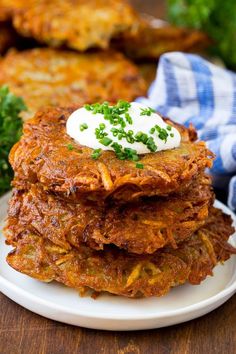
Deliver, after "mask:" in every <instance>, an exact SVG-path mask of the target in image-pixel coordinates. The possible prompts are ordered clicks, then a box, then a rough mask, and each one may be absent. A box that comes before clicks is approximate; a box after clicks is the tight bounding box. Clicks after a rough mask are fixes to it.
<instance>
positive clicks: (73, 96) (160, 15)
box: [0, 0, 236, 194]
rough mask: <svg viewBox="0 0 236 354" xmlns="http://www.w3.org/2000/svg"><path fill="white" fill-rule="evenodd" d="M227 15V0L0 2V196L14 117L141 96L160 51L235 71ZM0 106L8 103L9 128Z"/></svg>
mask: <svg viewBox="0 0 236 354" xmlns="http://www.w3.org/2000/svg"><path fill="white" fill-rule="evenodd" d="M235 17H236V2H235V1H234V0H228V1H227V2H224V3H223V4H222V3H220V1H219V0H210V1H204V0H194V1H193V0H166V1H165V0H157V1H153V0H146V1H142V0H130V1H129V2H128V1H126V0H99V1H98V0H88V1H84V0H77V1H74V0H64V1H61V0H51V1H47V0H0V87H1V86H8V87H9V89H10V92H11V93H12V95H10V93H7V94H3V93H2V94H1V96H0V127H4V128H3V129H2V130H1V133H0V134H1V135H0V139H1V140H0V141H1V143H0V144H1V145H0V161H1V167H0V183H2V186H1V188H0V194H1V193H3V192H4V191H5V190H7V189H8V188H9V181H10V179H11V170H10V167H9V165H8V162H7V156H8V152H9V148H10V146H11V144H13V143H14V142H15V141H17V139H18V137H19V133H18V123H19V121H18V115H20V116H21V117H22V118H23V119H24V120H27V119H29V118H30V117H32V115H33V114H34V113H35V112H36V111H37V110H38V109H39V108H40V107H44V106H48V105H53V106H65V105H69V104H70V103H74V104H77V105H78V106H79V105H81V104H83V103H84V102H93V101H104V100H107V101H110V102H115V101H116V100H117V99H118V98H122V99H125V100H128V101H129V100H134V99H135V98H136V97H139V96H143V95H145V94H146V92H147V89H148V87H149V85H150V84H151V82H152V81H153V80H154V79H155V76H156V73H157V62H158V58H159V57H160V55H161V54H163V53H165V52H168V51H185V52H194V53H201V54H204V55H209V53H210V55H212V54H213V55H217V56H218V57H219V58H221V59H223V60H224V62H225V64H226V65H227V66H229V67H230V68H235V65H236V51H234V44H235V42H236V38H235V36H236V22H235V21H234V19H235ZM168 21H169V22H168ZM117 52H119V53H117ZM4 90H5V88H4V89H3V91H2V92H5V91H4ZM4 95H5V96H6V97H5V96H4ZM14 95H16V96H19V97H22V98H23V100H24V102H25V105H26V106H27V110H25V109H24V110H23V108H24V107H23V103H22V105H18V104H16V102H17V99H16V98H14V99H13V97H14ZM5 102H7V104H8V105H9V102H11V107H12V105H14V104H16V109H15V111H14V112H17V114H16V113H14V114H10V117H11V119H12V124H13V125H14V123H13V121H14V120H16V127H15V128H16V129H13V128H12V125H11V124H9V122H8V119H9V115H8V114H7V115H6V114H5V107H6V103H5ZM12 109H13V108H11V109H10V112H11V110H12ZM21 110H22V112H20V111H21ZM8 135H9V136H10V139H9V141H8V143H7V146H6V145H4V144H5V143H3V141H5V140H4V139H5V137H6V136H8ZM3 136H4V138H3ZM2 166H7V169H5V170H4V169H3V167H2Z"/></svg>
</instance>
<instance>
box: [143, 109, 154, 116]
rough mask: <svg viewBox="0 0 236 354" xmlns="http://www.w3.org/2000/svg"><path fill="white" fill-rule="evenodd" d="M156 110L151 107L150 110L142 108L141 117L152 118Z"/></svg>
mask: <svg viewBox="0 0 236 354" xmlns="http://www.w3.org/2000/svg"><path fill="white" fill-rule="evenodd" d="M155 112H156V111H155V109H152V108H151V107H148V108H141V113H140V115H141V116H150V115H151V114H152V113H155Z"/></svg>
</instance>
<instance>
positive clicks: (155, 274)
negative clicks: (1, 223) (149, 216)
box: [7, 208, 236, 297]
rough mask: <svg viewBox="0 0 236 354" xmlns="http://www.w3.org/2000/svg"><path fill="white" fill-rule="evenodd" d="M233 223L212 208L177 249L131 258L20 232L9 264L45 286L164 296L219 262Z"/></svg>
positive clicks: (227, 253)
mask: <svg viewBox="0 0 236 354" xmlns="http://www.w3.org/2000/svg"><path fill="white" fill-rule="evenodd" d="M231 223H232V220H231V217H230V216H228V215H225V214H223V213H222V212H221V211H220V210H218V209H215V208H212V209H211V213H210V216H209V218H208V221H207V223H206V225H205V226H203V227H202V228H200V229H199V230H198V231H197V232H196V233H195V234H194V235H193V236H192V237H191V238H190V239H189V240H187V241H185V242H183V243H182V244H181V245H179V247H178V248H177V249H173V248H164V249H163V250H161V251H157V252H155V253H154V254H152V255H133V254H128V253H127V252H125V251H122V250H119V249H117V248H115V247H108V248H106V250H104V251H94V250H92V249H91V248H88V247H86V246H81V247H80V248H79V249H75V248H72V249H71V250H67V249H65V248H63V247H60V246H58V245H55V244H53V243H52V242H51V241H49V240H47V239H45V238H43V236H42V235H40V234H38V233H36V232H35V233H33V232H31V231H28V230H27V229H26V230H25V231H24V232H22V233H21V235H20V237H19V238H18V241H17V243H16V244H14V247H15V248H14V250H13V251H12V252H10V253H9V255H8V257H7V262H8V264H9V265H10V266H11V267H13V268H14V269H16V270H17V271H19V272H22V273H24V274H27V275H29V276H31V277H33V278H36V279H39V280H41V281H44V282H51V281H53V280H56V281H58V282H61V283H63V284H65V285H67V286H69V287H72V288H75V289H76V290H78V291H81V292H84V291H85V289H87V288H89V289H93V290H95V291H98V292H101V291H107V292H109V293H112V294H117V295H123V296H128V297H142V296H144V297H149V296H163V295H165V294H166V293H167V292H168V291H169V290H170V289H171V288H172V287H174V286H177V285H180V284H184V283H185V282H189V283H191V284H199V283H200V282H201V281H202V280H204V279H205V278H206V277H207V276H208V275H212V270H213V268H214V267H215V265H216V264H217V263H218V262H221V263H222V262H224V261H225V260H227V259H228V258H229V257H230V255H231V254H232V253H236V249H235V248H233V247H232V246H230V245H229V244H228V243H227V240H228V238H229V236H230V235H231V234H232V233H233V232H234V228H233V227H232V226H231Z"/></svg>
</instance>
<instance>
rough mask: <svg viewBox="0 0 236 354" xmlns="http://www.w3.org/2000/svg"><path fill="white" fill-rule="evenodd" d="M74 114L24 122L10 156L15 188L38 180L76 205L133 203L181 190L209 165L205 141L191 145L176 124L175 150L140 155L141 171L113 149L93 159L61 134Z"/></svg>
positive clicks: (56, 111) (49, 112) (57, 112)
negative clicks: (110, 200) (87, 202)
mask: <svg viewBox="0 0 236 354" xmlns="http://www.w3.org/2000/svg"><path fill="white" fill-rule="evenodd" d="M26 102H27V100H26ZM73 111H74V108H73V107H72V108H65V109H63V108H49V109H46V110H44V111H40V112H38V113H37V114H36V116H35V117H34V118H33V119H32V120H30V121H29V122H27V123H26V124H25V126H24V132H23V136H22V138H21V140H20V142H19V143H17V144H16V145H15V146H14V147H13V148H12V150H11V153H10V163H11V165H12V167H13V170H14V172H15V177H16V178H15V180H14V181H13V185H14V186H15V187H16V188H18V189H21V188H24V189H28V188H27V185H28V184H31V183H35V182H37V181H38V182H40V183H41V184H42V185H43V186H44V188H45V189H47V190H48V191H51V192H55V193H57V194H58V195H61V196H62V197H63V196H66V198H67V199H71V200H75V201H76V200H80V199H81V198H85V197H86V198H87V197H88V198H89V199H90V200H98V201H100V202H102V201H103V200H104V199H107V198H108V197H110V198H113V199H116V200H120V201H132V200H135V199H139V198H140V197H142V196H154V195H159V196H160V195H162V196H165V195H168V194H169V193H173V192H180V191H183V190H185V189H186V188H188V187H189V185H190V184H191V183H192V182H193V180H194V178H196V177H197V176H198V175H200V174H202V172H203V171H204V170H205V168H206V167H211V165H212V156H213V155H212V153H211V152H210V151H209V150H208V149H207V148H206V145H205V143H204V142H201V141H200V142H193V141H191V140H190V139H192V138H191V136H192V135H194V133H193V130H192V129H190V130H188V129H187V128H184V127H181V126H180V125H176V128H177V129H179V131H180V134H181V136H182V141H181V143H180V146H179V147H178V148H175V149H170V150H165V151H164V150H163V151H158V152H156V153H149V154H144V155H140V157H141V159H140V162H141V163H142V164H143V166H144V168H143V169H138V168H136V164H135V163H134V162H133V161H129V160H119V159H118V158H117V157H116V155H115V153H114V152H113V151H103V152H102V154H101V156H100V157H99V159H97V160H94V159H92V158H91V154H92V152H93V149H91V148H88V147H86V146H82V145H80V144H79V143H77V142H75V140H74V139H72V138H71V137H70V136H69V135H67V133H66V121H67V119H68V117H69V116H70V114H71V113H72V112H73ZM170 125H173V122H170Z"/></svg>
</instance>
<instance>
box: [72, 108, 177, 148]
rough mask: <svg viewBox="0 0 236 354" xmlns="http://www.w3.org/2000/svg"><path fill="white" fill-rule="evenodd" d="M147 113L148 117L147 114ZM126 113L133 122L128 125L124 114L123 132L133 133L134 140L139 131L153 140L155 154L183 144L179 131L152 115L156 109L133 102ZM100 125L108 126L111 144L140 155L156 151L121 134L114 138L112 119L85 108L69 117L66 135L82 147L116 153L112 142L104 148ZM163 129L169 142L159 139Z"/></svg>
mask: <svg viewBox="0 0 236 354" xmlns="http://www.w3.org/2000/svg"><path fill="white" fill-rule="evenodd" d="M145 110H146V112H148V114H144V113H145ZM127 113H128V114H129V116H130V117H131V119H132V122H131V123H128V122H127V121H126V119H125V115H121V117H122V118H123V119H124V121H125V122H126V127H125V128H124V130H125V131H126V132H128V131H132V132H133V136H134V137H135V135H136V134H138V133H140V132H142V133H143V134H147V135H148V137H152V138H153V140H154V143H155V145H156V147H157V149H156V151H161V150H168V149H173V148H176V147H178V146H179V145H180V141H181V136H180V133H179V131H178V130H177V129H175V128H174V127H173V126H171V127H170V126H169V125H168V124H166V123H165V122H164V120H163V119H162V118H161V116H160V115H158V114H157V113H156V112H153V110H150V108H149V107H148V106H146V105H143V104H141V103H137V102H132V103H131V104H130V107H129V108H128V111H127ZM101 124H104V125H105V128H104V130H103V131H104V132H105V133H107V137H108V138H110V139H111V140H112V142H116V143H118V144H120V145H122V148H130V149H134V150H136V152H137V154H138V155H139V154H148V153H151V152H153V151H150V149H149V148H148V147H147V145H146V144H144V143H143V142H141V141H134V142H129V141H128V140H127V139H126V138H125V137H122V138H121V139H119V138H118V135H116V136H114V135H113V133H112V131H111V129H112V128H114V125H113V124H112V123H111V122H110V121H109V120H105V118H104V114H102V113H96V114H94V113H93V112H92V111H90V110H87V109H86V108H85V107H83V108H79V109H77V110H76V111H74V112H73V113H72V114H71V115H70V117H69V118H68V120H67V123H66V132H67V134H68V135H69V136H71V137H72V138H73V139H74V140H75V141H76V142H78V143H79V144H80V145H85V146H87V147H89V148H92V149H102V150H111V151H112V150H114V149H113V147H112V143H110V144H109V145H107V146H105V145H104V144H102V143H101V142H100V141H99V139H98V138H97V137H96V134H95V131H96V129H97V128H99V126H100V125H101ZM156 126H158V127H159V128H158V130H155V132H152V133H150V132H151V131H153V128H154V127H156ZM81 127H82V128H81ZM83 127H84V128H83ZM115 128H119V126H115ZM160 129H164V130H165V131H166V132H167V133H168V136H167V137H166V139H163V137H162V138H161V137H160V134H159V133H158V131H160Z"/></svg>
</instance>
